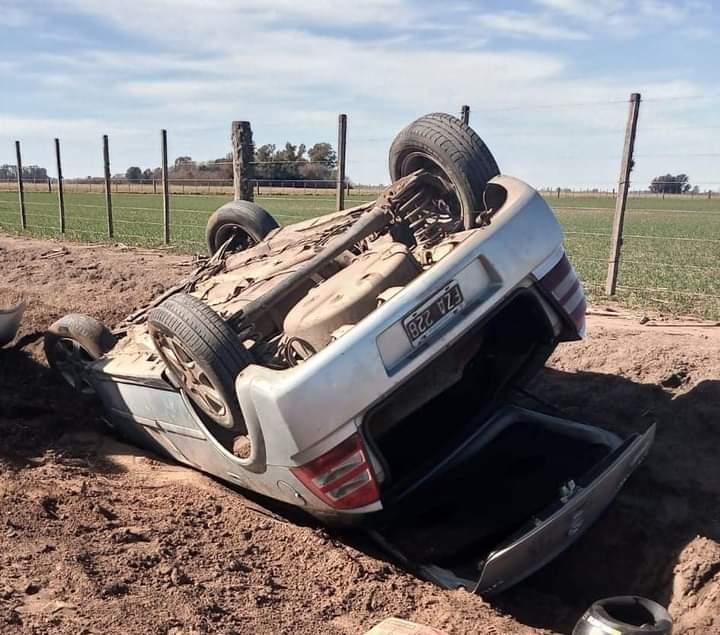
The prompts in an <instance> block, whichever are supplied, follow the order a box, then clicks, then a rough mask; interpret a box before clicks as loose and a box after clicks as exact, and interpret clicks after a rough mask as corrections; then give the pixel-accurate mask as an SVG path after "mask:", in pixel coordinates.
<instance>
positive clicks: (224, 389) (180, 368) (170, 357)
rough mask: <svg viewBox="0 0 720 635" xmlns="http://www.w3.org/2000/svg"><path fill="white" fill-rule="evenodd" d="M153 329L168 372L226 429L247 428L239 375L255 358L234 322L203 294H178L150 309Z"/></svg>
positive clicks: (206, 413) (151, 333)
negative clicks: (238, 395) (240, 401)
mask: <svg viewBox="0 0 720 635" xmlns="http://www.w3.org/2000/svg"><path fill="white" fill-rule="evenodd" d="M148 329H149V331H150V336H151V337H152V339H153V342H154V344H155V347H156V348H157V351H158V354H159V355H160V357H161V358H162V360H163V361H164V362H165V365H166V366H167V370H168V373H170V375H171V376H172V378H173V379H174V380H175V381H176V382H177V383H178V385H180V386H181V387H182V388H183V390H184V391H185V392H186V394H187V396H188V397H189V398H190V400H191V401H192V402H193V403H194V404H195V406H197V408H198V409H199V410H200V411H201V412H202V413H203V414H204V415H206V416H207V417H209V418H210V419H211V420H212V421H213V422H214V423H216V424H218V425H219V426H222V427H223V428H225V429H228V430H230V429H232V430H237V431H240V430H242V429H244V422H243V416H242V411H241V410H240V405H239V404H238V401H237V398H236V396H235V378H236V377H237V375H238V373H239V372H240V371H241V370H242V369H243V368H245V367H246V366H247V365H248V364H249V363H250V362H251V357H250V354H249V353H248V352H247V351H246V350H245V348H243V346H242V344H241V343H240V342H239V340H238V336H237V335H236V334H235V332H234V331H233V330H232V328H231V327H230V325H228V324H227V323H226V322H225V321H224V320H223V319H222V318H221V317H220V316H219V315H218V314H217V313H216V312H215V311H213V310H212V309H211V308H210V307H209V306H207V305H206V304H204V303H203V302H201V301H200V300H198V299H197V298H195V297H193V296H191V295H187V294H185V293H177V294H175V295H173V296H171V297H169V298H168V299H167V300H165V302H163V303H162V304H161V305H160V306H158V307H156V308H154V309H152V310H151V311H150V312H149V313H148Z"/></svg>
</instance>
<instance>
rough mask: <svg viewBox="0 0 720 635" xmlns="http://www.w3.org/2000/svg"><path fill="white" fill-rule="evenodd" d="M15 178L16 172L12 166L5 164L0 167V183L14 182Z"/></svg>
mask: <svg viewBox="0 0 720 635" xmlns="http://www.w3.org/2000/svg"><path fill="white" fill-rule="evenodd" d="M16 178H17V170H16V168H15V166H14V165H10V164H8V163H5V164H3V165H0V181H14V180H15V179H16Z"/></svg>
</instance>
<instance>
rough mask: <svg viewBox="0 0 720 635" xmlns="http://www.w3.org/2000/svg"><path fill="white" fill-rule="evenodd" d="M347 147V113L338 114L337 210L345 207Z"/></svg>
mask: <svg viewBox="0 0 720 635" xmlns="http://www.w3.org/2000/svg"><path fill="white" fill-rule="evenodd" d="M346 147H347V115H344V114H343V115H338V150H337V161H338V163H337V211H338V212H339V211H341V210H343V209H345V154H346V151H345V149H346Z"/></svg>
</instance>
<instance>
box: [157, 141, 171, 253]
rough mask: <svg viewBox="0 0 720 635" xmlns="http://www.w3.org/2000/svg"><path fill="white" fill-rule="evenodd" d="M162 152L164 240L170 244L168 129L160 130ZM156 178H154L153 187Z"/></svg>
mask: <svg viewBox="0 0 720 635" xmlns="http://www.w3.org/2000/svg"><path fill="white" fill-rule="evenodd" d="M160 152H161V154H162V158H161V161H162V163H161V164H160V165H161V169H162V197H163V240H164V242H165V244H166V245H169V244H170V186H169V184H168V158H167V130H165V129H163V130H161V131H160ZM154 187H155V180H154V179H153V188H154Z"/></svg>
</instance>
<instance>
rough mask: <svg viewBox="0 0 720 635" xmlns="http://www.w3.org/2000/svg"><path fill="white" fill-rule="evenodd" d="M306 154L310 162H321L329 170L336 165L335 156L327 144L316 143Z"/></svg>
mask: <svg viewBox="0 0 720 635" xmlns="http://www.w3.org/2000/svg"><path fill="white" fill-rule="evenodd" d="M307 153H308V158H309V159H310V161H313V162H322V163H324V164H325V165H326V166H327V167H328V168H330V169H333V168H334V167H335V166H336V165H337V154H336V153H335V150H333V147H332V146H331V145H330V144H329V143H327V142H322V143H316V144H315V145H314V146H313V147H312V148H310V149H309V150H308V151H307Z"/></svg>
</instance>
